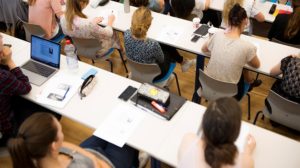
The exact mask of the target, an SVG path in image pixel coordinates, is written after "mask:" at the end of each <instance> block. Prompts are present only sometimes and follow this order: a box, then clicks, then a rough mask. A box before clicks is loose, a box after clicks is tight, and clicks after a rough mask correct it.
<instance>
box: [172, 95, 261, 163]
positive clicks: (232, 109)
mask: <svg viewBox="0 0 300 168" xmlns="http://www.w3.org/2000/svg"><path fill="white" fill-rule="evenodd" d="M241 119H242V111H241V108H240V106H239V105H238V102H237V101H236V100H234V99H233V98H220V99H218V100H216V101H214V102H212V103H211V104H209V106H208V107H207V110H206V111H205V113H204V116H203V118H202V124H201V128H199V131H201V132H200V133H198V134H193V133H188V134H186V135H185V136H184V138H183V140H182V142H181V145H180V148H179V154H178V161H179V163H178V168H187V167H188V168H200V167H201V168H202V167H205V168H208V167H211V168H222V167H228V168H231V167H243V168H253V167H254V161H253V157H252V155H253V151H254V149H255V146H256V142H255V139H254V137H253V136H251V135H248V137H247V139H246V143H245V146H244V151H243V152H242V153H240V152H239V151H238V149H237V147H236V145H235V144H234V142H235V141H236V139H237V138H238V136H239V133H240V128H241Z"/></svg>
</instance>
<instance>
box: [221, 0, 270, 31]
mask: <svg viewBox="0 0 300 168" xmlns="http://www.w3.org/2000/svg"><path fill="white" fill-rule="evenodd" d="M237 3H238V4H239V5H241V6H243V7H244V9H245V10H246V13H247V17H248V18H249V20H250V17H253V18H255V19H256V20H257V21H259V22H264V21H265V17H264V15H263V14H262V12H260V11H259V9H258V8H257V5H256V3H255V0H226V2H225V4H224V9H223V20H222V23H221V26H222V27H224V28H227V27H228V26H229V25H228V24H229V21H228V17H229V12H230V10H231V9H232V7H233V6H234V5H235V4H237ZM244 32H246V33H249V35H251V34H252V24H251V20H250V22H249V23H248V24H247V25H246V26H245V29H244Z"/></svg>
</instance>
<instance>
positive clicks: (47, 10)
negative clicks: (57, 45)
mask: <svg viewBox="0 0 300 168" xmlns="http://www.w3.org/2000/svg"><path fill="white" fill-rule="evenodd" d="M60 3H61V1H60V0H28V5H29V14H28V22H29V23H31V24H36V25H40V26H41V27H42V28H43V29H44V31H45V32H46V36H45V38H47V39H54V38H56V37H58V36H60V35H61V34H62V31H61V28H60V26H59V24H58V23H57V21H56V17H57V18H60V17H61V15H63V11H62V7H61V4H60Z"/></svg>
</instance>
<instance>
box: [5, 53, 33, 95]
mask: <svg viewBox="0 0 300 168" xmlns="http://www.w3.org/2000/svg"><path fill="white" fill-rule="evenodd" d="M0 58H1V59H0V60H1V65H4V66H7V67H8V69H9V71H1V75H0V76H1V78H0V79H1V82H0V83H1V84H0V86H1V92H2V94H6V95H22V94H27V93H29V92H30V90H31V85H30V83H29V80H28V77H27V76H25V75H24V74H23V73H22V71H21V69H20V68H19V67H17V66H16V64H15V63H14V61H13V60H12V58H11V50H10V49H9V48H8V47H3V51H2V52H1V53H0ZM2 86H3V87H2Z"/></svg>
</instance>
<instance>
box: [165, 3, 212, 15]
mask: <svg viewBox="0 0 300 168" xmlns="http://www.w3.org/2000/svg"><path fill="white" fill-rule="evenodd" d="M209 4H210V0H184V1H182V0H171V6H172V10H173V12H174V14H175V16H176V17H179V18H182V19H186V20H193V18H194V17H198V18H200V20H201V19H202V17H203V11H204V10H207V9H208V7H209Z"/></svg>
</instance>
